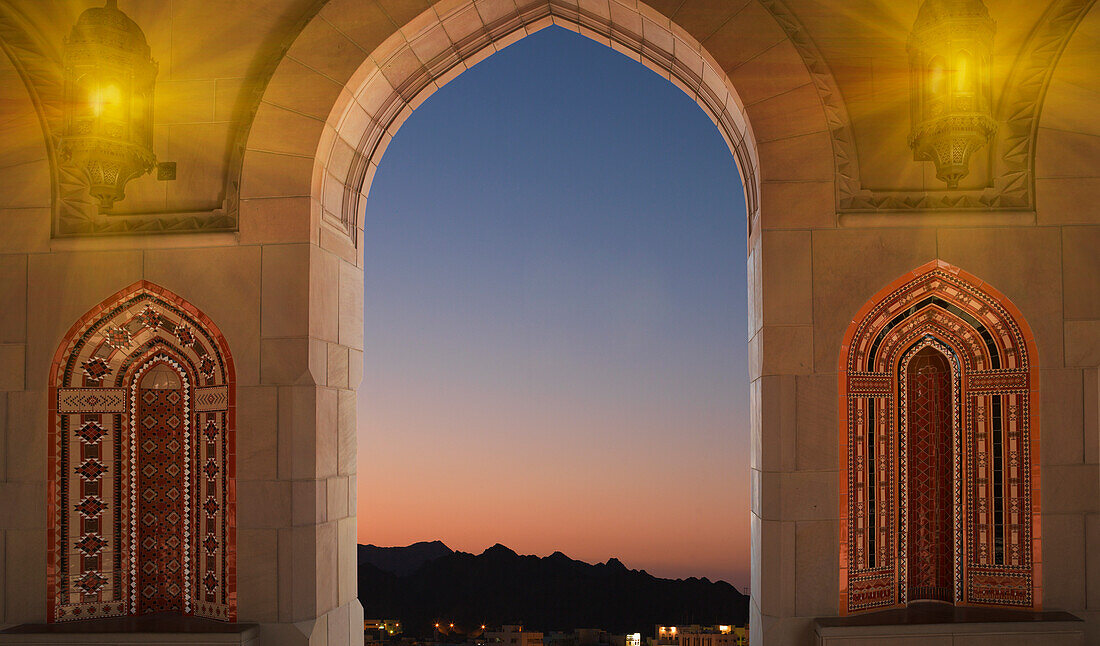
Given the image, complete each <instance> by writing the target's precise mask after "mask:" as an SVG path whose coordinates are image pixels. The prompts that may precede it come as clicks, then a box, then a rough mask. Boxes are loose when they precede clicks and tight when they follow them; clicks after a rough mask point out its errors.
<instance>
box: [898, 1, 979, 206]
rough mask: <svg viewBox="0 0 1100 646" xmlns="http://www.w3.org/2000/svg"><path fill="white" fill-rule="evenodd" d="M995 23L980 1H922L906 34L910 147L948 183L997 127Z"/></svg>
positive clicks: (963, 174) (953, 184)
mask: <svg viewBox="0 0 1100 646" xmlns="http://www.w3.org/2000/svg"><path fill="white" fill-rule="evenodd" d="M995 29H996V27H995V25H994V23H993V19H992V18H990V17H989V10H988V9H986V7H985V4H983V3H982V0H925V2H924V4H922V5H921V7H920V11H919V12H918V14H917V22H916V23H915V24H914V25H913V31H912V33H911V34H910V35H909V71H910V82H909V87H910V105H911V113H912V126H913V129H912V131H911V132H910V134H909V146H910V147H911V148H912V149H913V159H914V160H915V161H930V162H933V163H934V164H935V165H936V177H938V178H939V179H941V180H943V181H944V182H947V185H948V186H949V187H951V188H957V187H958V186H959V180H961V179H962V178H964V177H966V176H967V175H968V174H969V173H970V156H971V154H973V153H974V152H975V151H977V150H980V149H981V148H982V147H983V146H985V145H986V144H987V143H989V140H990V138H991V137H992V136H993V134H994V133H995V132H996V131H997V124H996V122H994V121H993V118H992V105H993V101H992V98H991V96H990V86H991V82H990V66H991V62H990V59H991V57H992V55H993V32H994V31H995Z"/></svg>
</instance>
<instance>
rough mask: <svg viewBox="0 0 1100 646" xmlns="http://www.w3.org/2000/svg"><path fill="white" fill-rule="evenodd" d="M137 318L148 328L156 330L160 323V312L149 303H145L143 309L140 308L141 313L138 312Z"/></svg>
mask: <svg viewBox="0 0 1100 646" xmlns="http://www.w3.org/2000/svg"><path fill="white" fill-rule="evenodd" d="M138 320H139V321H141V324H142V325H143V326H145V327H147V328H149V329H150V330H156V329H157V328H159V327H160V324H161V318H160V314H159V313H158V312H157V311H156V310H155V309H153V308H152V307H151V306H149V305H146V306H145V309H143V310H141V314H138Z"/></svg>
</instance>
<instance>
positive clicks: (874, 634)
mask: <svg viewBox="0 0 1100 646" xmlns="http://www.w3.org/2000/svg"><path fill="white" fill-rule="evenodd" d="M814 633H815V638H816V641H815V643H816V644H817V645H818V646H871V645H872V644H883V645H887V646H889V645H898V646H900V645H902V644H905V645H913V646H915V645H916V644H921V645H922V646H979V645H983V646H984V645H997V646H1016V645H1017V644H1019V645H1023V644H1027V645H1029V646H1030V645H1033V644H1043V645H1050V646H1082V645H1083V644H1084V643H1085V636H1084V635H1085V634H1084V622H1083V621H1082V620H1081V619H1079V618H1078V617H1075V616H1074V615H1071V614H1070V613H1068V612H1025V611H1019V610H1005V609H999V608H968V607H955V606H951V605H948V604H941V603H935V602H930V603H919V604H914V605H912V606H909V607H907V608H899V609H895V610H884V611H882V612H873V613H867V614H860V615H851V616H847V617H823V618H819V619H816V620H814Z"/></svg>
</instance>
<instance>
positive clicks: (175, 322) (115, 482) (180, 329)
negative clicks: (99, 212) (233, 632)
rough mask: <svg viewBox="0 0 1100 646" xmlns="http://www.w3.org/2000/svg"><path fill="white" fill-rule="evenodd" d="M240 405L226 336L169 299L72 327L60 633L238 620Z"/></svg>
mask: <svg viewBox="0 0 1100 646" xmlns="http://www.w3.org/2000/svg"><path fill="white" fill-rule="evenodd" d="M234 400H235V385H234V371H233V360H232V359H231V357H230V355H229V348H228V346H227V344H226V341H225V339H224V337H222V335H221V333H220V332H219V331H218V328H217V327H216V326H215V325H214V324H213V323H212V322H211V321H210V320H209V319H208V318H207V317H206V316H205V315H203V314H202V312H200V311H199V310H197V309H196V308H195V307H194V306H192V305H191V304H189V303H187V302H186V301H184V300H183V299H182V298H180V297H178V296H176V295H174V294H172V293H171V292H169V291H168V290H166V289H163V288H161V287H158V286H156V285H153V284H151V283H148V282H145V281H141V282H138V283H136V284H134V285H132V286H131V287H129V288H127V289H125V290H122V291H121V292H119V293H117V294H115V295H114V296H112V297H110V298H108V299H107V300H105V301H103V302H102V303H101V304H100V305H99V306H97V307H95V308H94V309H92V310H91V311H90V312H88V314H86V315H85V316H84V317H83V318H81V319H80V320H79V321H77V323H76V324H75V325H73V327H72V329H70V330H69V333H68V334H67V335H66V336H65V339H64V341H62V343H61V345H60V347H59V348H58V350H57V353H56V354H55V355H54V361H53V364H52V366H51V371H50V383H49V431H48V446H49V449H48V463H47V464H48V469H49V471H48V473H49V480H48V489H47V507H48V523H49V524H48V527H49V529H48V534H47V535H48V545H47V561H48V562H47V586H46V589H47V617H48V618H49V620H50V621H65V620H72V619H88V618H93V617H110V616H125V615H135V614H146V613H150V612H163V611H174V612H181V613H185V614H193V615H197V616H201V617H208V618H211V619H219V620H223V621H233V620H235V619H236V615H237V599H236V491H235V486H234V477H235V444H234V429H235V419H234V418H235V404H234Z"/></svg>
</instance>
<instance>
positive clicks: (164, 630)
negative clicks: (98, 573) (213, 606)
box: [0, 613, 260, 646]
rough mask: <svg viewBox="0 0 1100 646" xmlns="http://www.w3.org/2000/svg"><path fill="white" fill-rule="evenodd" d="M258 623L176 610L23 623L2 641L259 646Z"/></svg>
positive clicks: (48, 644)
mask: <svg viewBox="0 0 1100 646" xmlns="http://www.w3.org/2000/svg"><path fill="white" fill-rule="evenodd" d="M259 643H260V627H259V626H258V625H257V624H231V623H224V622H220V621H213V620H210V619H202V618H199V617H189V616H185V615H180V614H176V613H157V614H151V615H145V616H142V617H112V618H108V619H89V620H85V621H66V622H59V623H52V624H23V625H21V626H14V627H12V628H8V629H7V630H3V631H0V644H37V645H39V646H54V645H61V644H149V645H154V646H160V645H162V644H163V645H168V644H199V645H202V646H215V645H221V644H239V645H240V646H258V644H259Z"/></svg>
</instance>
